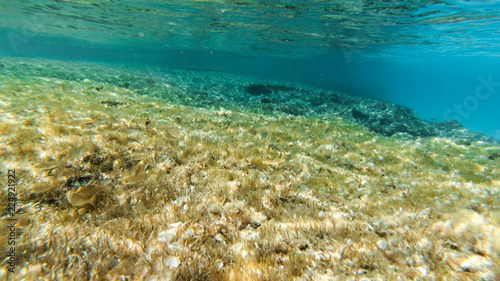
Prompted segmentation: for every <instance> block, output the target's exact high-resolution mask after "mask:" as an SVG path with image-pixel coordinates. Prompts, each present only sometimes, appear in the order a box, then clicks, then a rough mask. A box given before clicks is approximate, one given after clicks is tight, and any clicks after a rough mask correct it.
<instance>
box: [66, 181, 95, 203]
mask: <svg viewBox="0 0 500 281" xmlns="http://www.w3.org/2000/svg"><path fill="white" fill-rule="evenodd" d="M102 190H103V187H102V186H100V185H86V186H82V187H80V188H79V189H78V190H77V191H69V192H68V195H67V198H68V201H69V203H71V205H73V206H83V205H85V204H89V203H90V204H92V206H94V207H95V205H94V202H93V201H94V197H95V196H96V195H97V193H99V192H100V191H102Z"/></svg>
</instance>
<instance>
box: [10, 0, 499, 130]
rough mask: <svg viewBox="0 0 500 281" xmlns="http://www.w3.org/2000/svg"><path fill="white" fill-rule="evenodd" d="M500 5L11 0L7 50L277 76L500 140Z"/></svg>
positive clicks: (27, 54)
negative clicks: (400, 108)
mask: <svg viewBox="0 0 500 281" xmlns="http://www.w3.org/2000/svg"><path fill="white" fill-rule="evenodd" d="M499 10H500V3H499V2H498V1H438V0H433V1H430V0H429V1H368V0H355V1H340V0H337V1H246V0H239V1H224V0H218V1H111V0H108V1H103V0H101V1H97V0H96V1H86V0H67V1H64V0H62V1H1V2H0V16H1V17H0V42H1V43H0V56H20V57H30V56H33V57H45V58H56V59H63V60H69V61H79V60H94V61H106V62H120V63H122V64H123V63H125V64H127V63H129V64H134V65H137V64H142V65H148V66H152V67H155V68H189V69H211V70H220V71H226V72H229V73H237V74H246V75H252V76H256V77H272V78H275V79H280V80H286V81H293V82H296V83H303V84H307V85H311V86H316V87H321V88H325V89H330V90H338V91H342V92H344V93H346V94H348V95H352V96H364V97H372V98H376V99H381V100H384V101H389V102H394V103H397V104H401V105H404V106H408V107H410V108H412V109H414V110H416V111H417V113H418V114H419V116H420V117H421V118H422V119H425V120H429V121H432V122H441V121H445V120H447V119H453V120H457V121H459V122H460V123H461V124H462V125H464V126H465V127H466V128H468V129H470V130H472V131H477V132H482V133H485V134H487V135H489V136H492V137H495V138H497V139H500V127H499V126H498V124H500V114H499V113H498V106H499V105H500V67H499V66H500V56H499V54H500V36H499V35H500V23H499V22H500V12H499ZM319 102H321V101H319Z"/></svg>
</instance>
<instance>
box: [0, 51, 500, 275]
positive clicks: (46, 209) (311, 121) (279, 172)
mask: <svg viewBox="0 0 500 281" xmlns="http://www.w3.org/2000/svg"><path fill="white" fill-rule="evenodd" d="M16 60H17V62H16V63H17V64H25V65H26V63H31V66H30V67H28V68H29V69H31V70H33V72H32V73H29V75H28V74H26V73H24V74H23V73H19V72H17V73H16V74H13V73H14V71H10V70H9V68H8V66H9V65H12V64H14V63H12V62H13V61H16ZM21 61H22V62H21ZM9 62H10V63H11V64H8V63H6V62H5V61H4V63H2V65H3V66H2V68H3V70H2V72H1V74H0V95H1V101H0V108H1V110H0V112H1V117H0V132H1V133H0V136H1V139H2V141H0V157H1V165H2V167H1V174H2V177H1V180H2V183H3V186H4V187H5V188H4V192H3V194H2V196H0V206H2V210H4V211H3V213H2V215H3V217H2V225H1V229H4V230H5V229H6V228H7V224H8V223H7V220H6V218H7V215H5V214H6V213H7V206H8V197H7V195H6V194H7V171H8V170H9V169H16V173H17V177H18V179H17V183H16V186H17V193H16V197H17V200H18V201H17V205H16V209H17V212H16V214H15V217H16V219H17V223H16V227H17V228H16V231H17V232H16V235H17V236H16V239H15V243H16V247H15V252H16V268H15V273H10V272H9V271H8V268H9V265H8V259H7V258H5V255H3V256H2V261H3V262H2V271H1V272H0V276H1V278H2V279H8V280H498V278H500V197H499V191H500V190H499V187H500V169H499V161H500V159H499V158H498V152H500V146H499V145H498V144H495V143H488V142H484V141H463V140H458V139H451V138H436V137H434V138H401V137H387V136H383V135H380V134H376V133H373V132H370V131H368V130H367V129H366V128H364V127H361V126H359V125H356V124H353V123H351V122H347V121H345V120H343V119H341V118H331V117H327V116H321V115H319V116H292V115H287V114H284V113H264V112H262V113H261V112H256V111H252V110H246V109H238V108H231V109H228V108H209V107H206V108H199V107H198V108H197V107H191V106H187V105H181V104H176V103H174V102H172V100H168V99H165V98H162V97H155V96H150V95H144V94H141V93H139V92H138V91H136V90H134V89H130V87H128V86H127V85H123V86H117V85H116V84H110V83H106V82H103V81H96V80H95V79H92V78H85V79H68V77H62V74H57V73H56V74H54V75H52V77H48V76H47V75H37V74H36V73H37V71H41V72H43V68H44V67H49V66H50V65H54V64H58V63H59V62H55V61H35V62H32V61H30V60H29V59H24V60H21V59H12V60H11V61H9ZM61 63H62V62H61ZM64 65H65V67H70V65H73V67H74V69H69V70H68V73H76V72H78V67H80V65H79V63H73V64H71V63H67V62H66V63H64ZM94 67H95V69H96V70H95V72H96V73H97V74H96V75H99V71H100V70H101V66H99V65H95V66H94ZM26 69H27V68H26ZM37 69H38V70H37ZM102 69H104V68H102ZM116 71H118V70H116ZM123 71H126V70H123ZM58 75H59V76H60V77H58ZM113 75H114V74H113ZM116 75H118V74H116ZM77 80H78V81H77ZM165 87H167V88H168V87H172V88H175V89H176V90H175V91H176V93H182V91H186V89H185V88H183V87H182V85H179V84H177V85H166V86H165ZM8 235H9V234H8V232H7V231H0V244H1V245H2V247H4V249H8V247H9V245H8V239H9V237H8ZM3 253H5V252H3Z"/></svg>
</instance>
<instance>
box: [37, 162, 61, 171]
mask: <svg viewBox="0 0 500 281" xmlns="http://www.w3.org/2000/svg"><path fill="white" fill-rule="evenodd" d="M58 166H59V162H58V161H49V162H42V163H38V164H36V165H35V168H37V169H40V170H50V169H54V168H56V167H58Z"/></svg>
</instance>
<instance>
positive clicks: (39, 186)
mask: <svg viewBox="0 0 500 281" xmlns="http://www.w3.org/2000/svg"><path fill="white" fill-rule="evenodd" d="M52 188H54V186H53V185H51V184H48V183H36V184H32V185H31V186H30V187H29V189H30V190H31V191H32V192H34V193H40V192H44V191H49V190H51V189H52Z"/></svg>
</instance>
